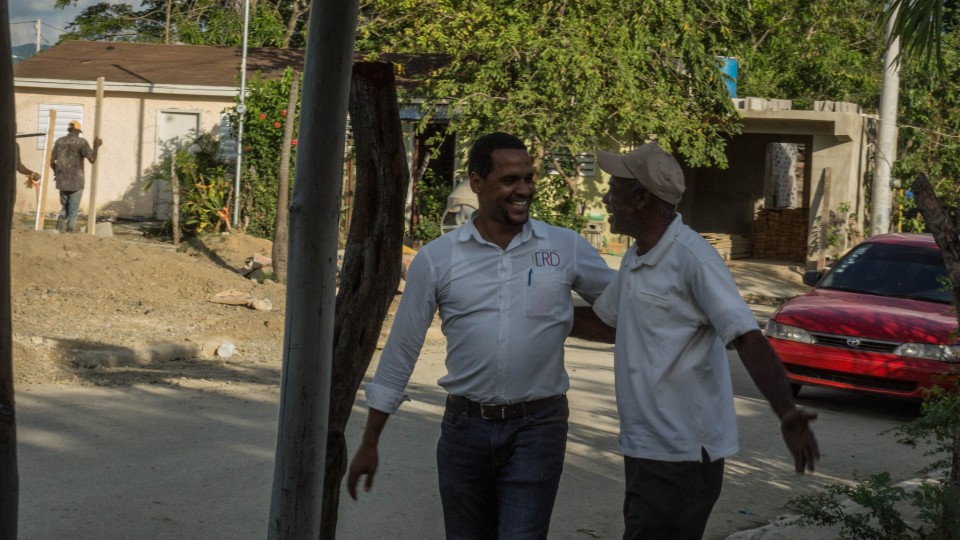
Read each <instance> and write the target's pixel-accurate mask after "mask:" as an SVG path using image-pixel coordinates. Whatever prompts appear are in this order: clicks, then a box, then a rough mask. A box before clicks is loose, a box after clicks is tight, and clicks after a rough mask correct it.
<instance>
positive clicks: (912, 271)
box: [817, 243, 953, 304]
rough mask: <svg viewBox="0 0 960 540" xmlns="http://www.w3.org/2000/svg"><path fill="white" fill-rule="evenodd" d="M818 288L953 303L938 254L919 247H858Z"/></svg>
mask: <svg viewBox="0 0 960 540" xmlns="http://www.w3.org/2000/svg"><path fill="white" fill-rule="evenodd" d="M817 288H818V289H835V290H841V291H851V292H858V293H866V294H875V295H880V296H893V297H897V298H915V299H918V300H927V301H930V302H941V303H944V304H950V303H952V302H953V288H952V287H951V285H950V279H949V278H948V277H947V271H946V268H945V267H944V265H943V256H942V255H940V251H938V250H936V249H930V248H925V247H919V246H904V245H897V244H870V243H867V244H861V245H859V246H857V247H856V248H854V249H853V250H852V251H851V252H850V253H848V254H847V255H846V256H845V257H843V258H842V259H840V261H839V262H838V263H837V264H836V265H835V266H834V267H833V268H832V269H831V270H830V272H829V273H828V274H827V275H826V276H824V278H823V279H822V280H821V281H820V283H818V284H817Z"/></svg>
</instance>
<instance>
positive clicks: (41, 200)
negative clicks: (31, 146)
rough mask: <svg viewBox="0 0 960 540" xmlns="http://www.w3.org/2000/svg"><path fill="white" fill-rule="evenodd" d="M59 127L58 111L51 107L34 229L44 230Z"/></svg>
mask: <svg viewBox="0 0 960 540" xmlns="http://www.w3.org/2000/svg"><path fill="white" fill-rule="evenodd" d="M56 127H57V111H56V109H50V119H49V120H48V121H47V142H46V143H44V150H43V175H42V176H41V177H40V192H39V193H38V195H37V221H36V223H34V227H33V228H34V229H35V230H38V231H42V230H43V220H44V219H45V217H44V215H45V214H46V212H47V191H49V190H48V189H47V186H49V185H50V181H51V180H53V169H52V168H50V157H51V156H53V143H54V140H53V134H54V133H55V132H56Z"/></svg>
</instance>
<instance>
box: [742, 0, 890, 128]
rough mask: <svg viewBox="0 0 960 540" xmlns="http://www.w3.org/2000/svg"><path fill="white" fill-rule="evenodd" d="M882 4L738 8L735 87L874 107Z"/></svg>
mask: <svg viewBox="0 0 960 540" xmlns="http://www.w3.org/2000/svg"><path fill="white" fill-rule="evenodd" d="M882 8H883V4H882V2H877V1H876V0H812V1H811V0H761V1H754V2H746V3H745V4H744V7H743V9H742V10H739V11H737V12H736V15H735V16H736V17H738V21H737V23H735V27H736V32H737V35H738V37H737V41H738V45H737V48H736V50H735V52H734V56H736V57H737V58H738V59H739V60H740V77H739V81H738V86H739V93H740V94H742V95H748V96H758V97H765V98H778V99H791V100H793V101H794V107H795V108H809V107H810V106H811V105H812V104H813V102H814V101H816V100H827V101H850V102H853V103H859V104H860V105H863V106H864V107H866V108H868V109H872V108H876V106H877V100H878V97H879V94H880V71H879V70H878V68H877V67H878V66H879V65H880V64H881V56H882V54H883V28H882V26H881V24H880V20H881V18H882Z"/></svg>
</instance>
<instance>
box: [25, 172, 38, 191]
mask: <svg viewBox="0 0 960 540" xmlns="http://www.w3.org/2000/svg"><path fill="white" fill-rule="evenodd" d="M26 176H27V181H26V182H24V183H23V186H24V187H26V188H27V189H31V188H33V187H34V186H36V185H37V182H39V181H40V175H39V174H37V173H35V172H32V173H30V174H28V175H26Z"/></svg>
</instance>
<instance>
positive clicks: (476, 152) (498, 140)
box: [467, 131, 527, 178]
mask: <svg viewBox="0 0 960 540" xmlns="http://www.w3.org/2000/svg"><path fill="white" fill-rule="evenodd" d="M494 150H523V151H524V152H526V151H527V145H525V144H523V141H521V140H520V139H518V138H517V137H515V136H513V135H510V134H509V133H503V132H502V131H495V132H493V133H488V134H486V135H484V136H483V137H480V138H479V139H477V140H476V141H474V143H473V146H472V147H471V148H470V156H469V157H468V159H467V173H468V174H469V173H474V172H475V173H477V174H478V175H480V178H486V177H487V175H488V174H490V171H492V170H493V157H492V156H491V155H492V154H493V151H494Z"/></svg>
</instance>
